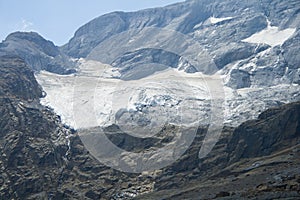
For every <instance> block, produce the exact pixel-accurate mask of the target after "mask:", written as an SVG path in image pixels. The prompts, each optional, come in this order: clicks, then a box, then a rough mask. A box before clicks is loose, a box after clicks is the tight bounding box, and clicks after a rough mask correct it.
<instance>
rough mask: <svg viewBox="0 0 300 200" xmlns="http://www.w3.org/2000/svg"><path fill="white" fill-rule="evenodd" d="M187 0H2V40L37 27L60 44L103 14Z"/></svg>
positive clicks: (0, 19) (0, 15)
mask: <svg viewBox="0 0 300 200" xmlns="http://www.w3.org/2000/svg"><path fill="white" fill-rule="evenodd" d="M180 1H183V0H0V41H1V40H4V39H5V37H6V36H7V35H8V34H9V33H11V32H14V31H17V30H20V31H36V32H38V33H40V34H41V35H42V36H43V37H45V38H46V39H48V40H51V41H53V42H54V43H55V44H56V45H62V44H65V43H67V42H68V40H69V39H70V38H71V37H72V36H73V34H74V32H75V31H76V30H77V29H78V28H79V27H80V26H81V25H83V24H85V23H87V22H88V21H90V20H92V19H93V18H95V17H98V16H100V15H102V14H105V13H108V12H112V11H116V10H118V11H119V10H122V11H135V10H140V9H144V8H151V7H159V6H165V5H168V4H172V3H176V2H180Z"/></svg>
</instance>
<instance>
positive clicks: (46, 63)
mask: <svg viewBox="0 0 300 200" xmlns="http://www.w3.org/2000/svg"><path fill="white" fill-rule="evenodd" d="M0 55H1V56H4V55H8V56H18V57H20V58H22V59H23V60H24V61H25V62H26V63H27V64H28V65H29V66H30V67H31V68H32V69H33V70H35V71H40V70H47V71H49V72H53V73H58V74H70V73H74V72H75V70H74V69H73V68H74V67H75V63H74V62H73V61H71V59H70V58H69V57H68V56H66V55H65V54H63V53H62V52H61V51H60V50H59V48H58V47H57V46H55V45H54V44H53V42H51V41H48V40H45V39H44V38H42V37H41V36H40V35H39V34H37V33H34V32H28V33H27V32H15V33H12V34H10V35H8V36H7V38H6V39H5V40H4V41H3V42H2V43H1V44H0Z"/></svg>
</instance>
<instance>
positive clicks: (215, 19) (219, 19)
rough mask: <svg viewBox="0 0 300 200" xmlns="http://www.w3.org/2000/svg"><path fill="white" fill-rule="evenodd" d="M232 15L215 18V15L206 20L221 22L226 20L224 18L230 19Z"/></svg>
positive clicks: (212, 22)
mask: <svg viewBox="0 0 300 200" xmlns="http://www.w3.org/2000/svg"><path fill="white" fill-rule="evenodd" d="M232 18H233V17H221V18H216V17H210V18H209V19H208V20H209V22H210V23H211V24H217V23H219V22H223V21H226V20H230V19H232Z"/></svg>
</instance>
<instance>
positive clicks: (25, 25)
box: [16, 19, 34, 32]
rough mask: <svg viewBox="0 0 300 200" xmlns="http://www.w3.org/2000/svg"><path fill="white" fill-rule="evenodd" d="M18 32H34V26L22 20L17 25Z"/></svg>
mask: <svg viewBox="0 0 300 200" xmlns="http://www.w3.org/2000/svg"><path fill="white" fill-rule="evenodd" d="M16 30H17V31H24V32H29V31H34V24H33V23H32V22H30V21H28V20H26V19H21V21H20V22H19V23H17V24H16Z"/></svg>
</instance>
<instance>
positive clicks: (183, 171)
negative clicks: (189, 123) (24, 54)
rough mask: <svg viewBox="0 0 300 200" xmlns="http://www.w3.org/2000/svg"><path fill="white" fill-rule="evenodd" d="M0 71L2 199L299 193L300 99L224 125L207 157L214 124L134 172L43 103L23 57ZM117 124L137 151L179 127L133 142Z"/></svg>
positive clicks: (8, 60) (116, 138)
mask: <svg viewBox="0 0 300 200" xmlns="http://www.w3.org/2000/svg"><path fill="white" fill-rule="evenodd" d="M0 69H1V72H3V73H1V74H0V75H1V76H0V80H1V82H0V87H1V91H6V92H5V93H2V94H1V101H2V103H1V105H2V106H1V107H0V108H1V110H0V113H1V116H2V117H1V119H0V126H1V132H0V151H1V159H0V165H1V168H0V173H1V177H0V181H1V189H0V197H1V198H4V199H24V198H26V199H62V198H63V199H132V198H133V197H136V198H138V199H139V198H140V199H157V198H164V199H182V198H188V199H199V197H203V199H205V198H207V199H211V198H222V197H226V196H231V197H230V198H241V197H243V198H250V199H251V198H266V197H267V196H269V197H270V196H271V197H273V198H283V197H285V198H290V199H293V198H294V199H297V198H299V196H300V194H299V187H300V179H299V178H300V177H299V173H298V170H299V168H298V166H299V162H300V160H299V153H300V149H299V142H300V126H299V124H300V123H299V119H300V118H299V115H300V104H299V103H293V104H288V105H284V106H281V107H279V108H274V109H270V110H268V111H266V112H263V113H262V114H261V115H260V117H259V118H258V119H257V120H253V121H249V122H245V123H243V124H242V125H241V126H239V127H237V128H230V127H225V128H224V129H223V132H222V136H221V138H220V140H219V142H218V143H217V145H216V146H215V148H214V149H213V150H212V151H211V152H210V154H209V155H208V156H207V157H205V158H203V159H199V158H198V151H199V149H200V147H201V145H202V141H203V138H204V136H205V134H206V132H207V128H206V127H202V128H201V127H199V129H198V132H197V136H196V138H195V140H194V142H193V144H192V145H191V147H190V148H189V149H188V150H187V152H186V153H185V154H184V155H183V156H182V158H180V159H179V160H178V161H177V162H175V163H174V164H172V165H170V166H168V167H165V168H163V169H161V170H157V171H154V172H148V173H142V174H130V173H123V172H118V171H115V170H113V169H110V168H108V167H106V166H105V165H103V164H101V163H99V161H97V160H96V159H94V158H93V157H92V155H91V154H89V153H88V151H87V150H86V149H85V147H84V145H83V144H82V142H81V141H80V138H79V136H78V134H77V133H76V134H71V132H72V131H71V130H70V129H67V128H66V127H64V126H63V125H62V124H61V123H60V119H59V117H58V116H56V115H55V114H53V113H52V112H51V111H49V110H48V109H47V108H45V107H43V106H41V105H40V104H39V103H38V98H39V97H40V96H41V95H42V91H41V89H40V87H39V86H38V85H37V82H36V81H35V79H34V76H33V72H32V71H31V69H30V68H29V67H28V66H27V65H26V64H25V63H24V61H22V60H21V59H19V58H15V57H1V58H0ZM19 88H22V91H21V92H20V90H18V89H19ZM115 128H116V127H111V129H110V130H107V131H108V135H109V138H110V139H111V140H112V141H113V142H114V143H115V144H116V145H118V146H119V147H120V148H123V149H128V150H130V151H132V150H134V149H133V148H137V149H136V150H143V149H147V148H149V145H150V144H152V145H151V146H152V148H160V146H161V145H162V144H163V143H164V142H167V140H168V137H169V136H168V134H172V126H171V127H166V128H165V129H164V133H166V134H167V135H166V138H164V137H162V138H154V139H153V140H151V138H149V139H145V140H142V141H141V143H139V146H136V147H133V146H132V144H134V142H135V140H133V137H127V136H126V134H120V131H118V129H115ZM114 130H117V131H116V132H114ZM87 131H88V130H87ZM160 140H162V141H164V142H162V141H160ZM254 147H255V148H254ZM236 185H239V187H236Z"/></svg>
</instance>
